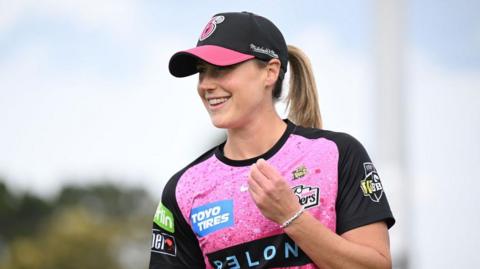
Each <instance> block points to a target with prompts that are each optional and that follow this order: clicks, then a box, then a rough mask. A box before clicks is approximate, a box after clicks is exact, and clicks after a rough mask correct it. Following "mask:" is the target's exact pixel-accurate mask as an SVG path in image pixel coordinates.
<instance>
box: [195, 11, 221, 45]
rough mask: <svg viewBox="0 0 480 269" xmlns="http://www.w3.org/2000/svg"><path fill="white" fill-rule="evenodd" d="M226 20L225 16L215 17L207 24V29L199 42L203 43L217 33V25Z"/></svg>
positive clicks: (204, 29)
mask: <svg viewBox="0 0 480 269" xmlns="http://www.w3.org/2000/svg"><path fill="white" fill-rule="evenodd" d="M224 20H225V16H215V17H213V18H212V19H210V21H209V22H208V23H207V25H206V26H205V28H203V31H202V34H201V35H200V38H199V40H200V41H203V40H205V39H207V38H208V37H209V36H211V35H212V34H213V32H215V29H217V24H220V23H222V22H223V21H224Z"/></svg>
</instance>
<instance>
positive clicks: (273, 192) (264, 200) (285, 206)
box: [248, 159, 301, 224]
mask: <svg viewBox="0 0 480 269" xmlns="http://www.w3.org/2000/svg"><path fill="white" fill-rule="evenodd" d="M248 187H249V188H248V189H249V192H250V195H251V196H252V198H253V201H254V202H255V204H256V205H257V207H258V209H260V212H262V214H263V215H264V216H265V217H266V218H268V219H270V220H272V221H274V222H276V223H278V224H282V223H283V222H285V221H286V220H288V219H289V218H291V217H292V216H293V215H294V214H295V213H296V212H298V211H299V210H300V208H301V206H300V204H299V203H298V198H297V197H296V196H295V194H293V191H292V189H291V187H290V185H288V183H287V181H286V180H285V179H284V178H283V177H282V175H280V173H279V172H278V171H277V169H275V167H273V166H271V165H270V164H268V163H267V162H266V161H265V160H264V159H259V160H258V161H257V162H256V163H255V164H253V165H252V167H251V170H250V176H249V178H248Z"/></svg>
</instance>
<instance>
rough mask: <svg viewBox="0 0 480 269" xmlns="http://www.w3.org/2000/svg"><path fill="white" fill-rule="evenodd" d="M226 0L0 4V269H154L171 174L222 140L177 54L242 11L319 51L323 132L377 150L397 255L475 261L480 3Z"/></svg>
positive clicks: (405, 262)
mask: <svg viewBox="0 0 480 269" xmlns="http://www.w3.org/2000/svg"><path fill="white" fill-rule="evenodd" d="M225 2H226V1H191V2H186V1H151V0H150V1H148V0H142V1H139V0H136V1H133V0H131V1H127V0H115V1H113V0H104V1H93V0H82V1H80V0H79V1H74V0H63V1H55V0H44V1H33V0H15V1H7V0H0V268H6V269H19V268H29V269H31V268H39V269H43V268H49V269H52V268H62V269H70V268H119V269H120V268H122V269H123V268H125V269H127V268H132V269H133V268H146V267H147V264H148V259H149V248H150V236H151V235H150V234H151V231H150V228H151V225H152V219H153V214H154V211H155V209H156V205H157V203H158V201H159V199H160V195H161V192H162V189H163V186H164V184H165V183H166V181H167V180H168V179H169V178H170V177H171V176H172V175H173V174H174V173H175V172H176V171H178V170H180V169H181V168H183V167H184V166H185V165H187V164H188V163H190V162H191V161H193V160H194V159H195V158H196V157H197V156H199V155H200V154H201V153H203V152H204V151H205V150H207V149H208V148H210V147H211V146H213V145H214V144H215V143H217V141H218V138H219V137H222V136H223V130H217V129H215V128H214V127H213V126H212V125H211V123H210V120H209V116H208V114H207V113H206V112H205V111H204V108H203V106H202V104H201V102H200V100H199V98H198V96H197V94H196V90H195V84H196V80H197V78H196V76H193V77H190V78H185V79H176V78H174V77H172V76H170V75H169V73H168V69H167V63H168V60H169V57H170V56H171V55H172V54H173V53H174V52H176V51H177V50H180V49H186V48H190V47H193V46H194V45H195V44H196V39H197V38H198V36H199V34H200V32H201V30H202V29H203V27H204V25H205V24H206V22H207V21H208V20H209V18H210V17H211V16H212V15H213V14H215V13H217V12H223V11H244V10H246V11H252V12H254V13H257V14H260V15H263V16H266V17H267V18H269V19H271V20H272V21H273V22H274V23H275V24H276V25H277V26H278V27H279V28H280V29H281V30H282V32H283V34H284V36H285V38H286V40H287V43H289V44H293V45H296V46H298V47H300V48H302V49H303V50H304V51H305V52H306V54H307V55H308V56H309V57H310V59H311V61H312V64H313V68H314V73H315V75H316V80H317V84H318V88H319V95H320V107H321V111H322V114H323V119H324V128H325V129H330V130H335V131H343V132H347V133H350V134H352V135H353V136H355V137H356V138H357V139H359V140H360V141H361V142H362V143H363V144H364V146H365V147H366V148H367V150H368V152H369V154H370V157H371V158H372V160H373V162H374V163H375V165H376V167H377V169H378V171H379V173H380V175H381V177H382V181H383V185H384V187H385V189H386V192H387V195H388V198H389V201H390V204H391V207H392V210H393V212H394V214H395V216H396V219H397V224H396V225H395V226H394V227H393V228H392V229H391V230H390V235H391V247H392V254H393V259H394V267H395V268H450V267H455V268H478V267H480V256H479V255H478V254H477V250H478V246H479V244H478V242H479V241H480V232H479V231H478V227H480V214H479V212H480V210H479V209H480V208H479V204H480V196H479V195H478V190H479V189H480V183H479V182H480V181H479V180H478V179H479V177H478V175H477V173H478V171H477V170H478V166H479V164H480V142H479V138H480V16H478V11H479V10H480V2H479V1H474V0H471V1H470V0H455V1H454V0H444V1H433V0H409V1H407V0H405V1H401V0H398V1H394V0H363V1H357V0H346V1H260V0H259V1H251V2H246V1H245V2H244V3H239V2H238V1H237V3H225ZM284 108H285V106H284V104H282V103H279V104H278V109H279V112H280V114H282V115H285V113H284Z"/></svg>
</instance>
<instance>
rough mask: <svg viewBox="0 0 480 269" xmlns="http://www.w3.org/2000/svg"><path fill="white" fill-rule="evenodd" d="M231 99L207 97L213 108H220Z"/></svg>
mask: <svg viewBox="0 0 480 269" xmlns="http://www.w3.org/2000/svg"><path fill="white" fill-rule="evenodd" d="M228 99H230V96H229V97H216V98H209V99H207V102H208V104H209V106H210V108H212V109H219V108H220V107H222V106H223V104H224V103H225V102H226V101H227V100H228Z"/></svg>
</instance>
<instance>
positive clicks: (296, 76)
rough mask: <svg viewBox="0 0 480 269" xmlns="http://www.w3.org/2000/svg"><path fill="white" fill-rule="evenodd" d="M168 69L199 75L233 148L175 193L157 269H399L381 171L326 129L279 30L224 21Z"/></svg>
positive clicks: (191, 170) (164, 216) (308, 76)
mask: <svg viewBox="0 0 480 269" xmlns="http://www.w3.org/2000/svg"><path fill="white" fill-rule="evenodd" d="M288 63H289V64H290V68H291V74H290V91H289V95H288V97H287V103H288V107H289V109H290V111H289V117H288V118H287V119H282V118H280V116H279V115H278V113H277V112H276V110H275V102H276V101H278V100H279V98H280V96H281V93H282V83H283V78H284V76H285V73H286V71H287V64H288ZM169 69H170V73H171V74H172V75H174V76H177V77H185V76H189V75H193V74H196V73H199V78H198V85H197V92H198V94H199V96H200V98H201V100H202V102H203V104H204V106H205V108H206V110H207V111H208V113H209V115H210V118H211V121H212V124H213V125H214V126H216V127H218V128H223V129H226V130H227V140H226V141H225V142H223V143H221V144H220V145H218V146H215V147H214V148H212V149H211V150H209V151H207V152H205V153H204V154H203V155H202V156H200V157H198V158H197V159H196V160H195V161H193V162H192V163H190V164H189V165H187V166H186V167H185V168H184V169H182V170H180V171H179V172H178V173H176V174H175V175H173V177H172V178H171V179H170V180H169V181H168V183H167V185H166V186H165V189H164V190H163V194H162V200H161V202H160V203H159V205H158V208H157V212H156V214H155V218H154V224H153V234H152V248H151V260H150V268H151V269H156V268H272V267H282V268H320V267H321V268H390V267H391V258H390V249H389V236H388V228H390V227H391V226H392V225H393V224H394V222H395V220H394V218H393V215H392V213H391V211H390V208H389V205H388V202H387V199H386V196H385V194H384V191H383V187H382V184H381V182H380V177H379V176H378V173H377V170H376V169H375V167H374V165H373V164H372V162H371V160H370V158H369V156H368V154H367V152H366V151H365V149H364V148H363V146H362V145H361V144H360V143H359V142H358V141H357V140H356V139H355V138H353V137H351V136H350V135H348V134H344V133H338V132H333V131H327V130H323V129H321V128H322V121H321V117H320V110H319V106H318V98H317V93H316V87H315V81H314V79H313V75H312V72H311V67H310V64H309V61H308V59H307V58H306V56H305V55H304V54H303V53H302V52H301V51H300V50H299V49H298V48H295V47H293V46H287V44H286V42H285V40H284V38H283V36H282V34H281V32H280V30H278V28H277V27H276V26H275V25H274V24H273V23H272V22H270V21H269V20H268V19H266V18H264V17H261V16H258V15H255V14H252V13H248V12H241V13H236V12H235V13H220V14H217V15H215V16H213V17H212V19H210V21H209V22H208V23H207V25H206V26H205V28H204V30H203V31H202V33H201V35H200V38H199V41H198V43H197V46H196V47H195V48H193V49H190V50H185V51H180V52H178V53H176V54H174V55H173V56H172V58H171V59H170V63H169ZM319 250H321V251H319Z"/></svg>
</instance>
